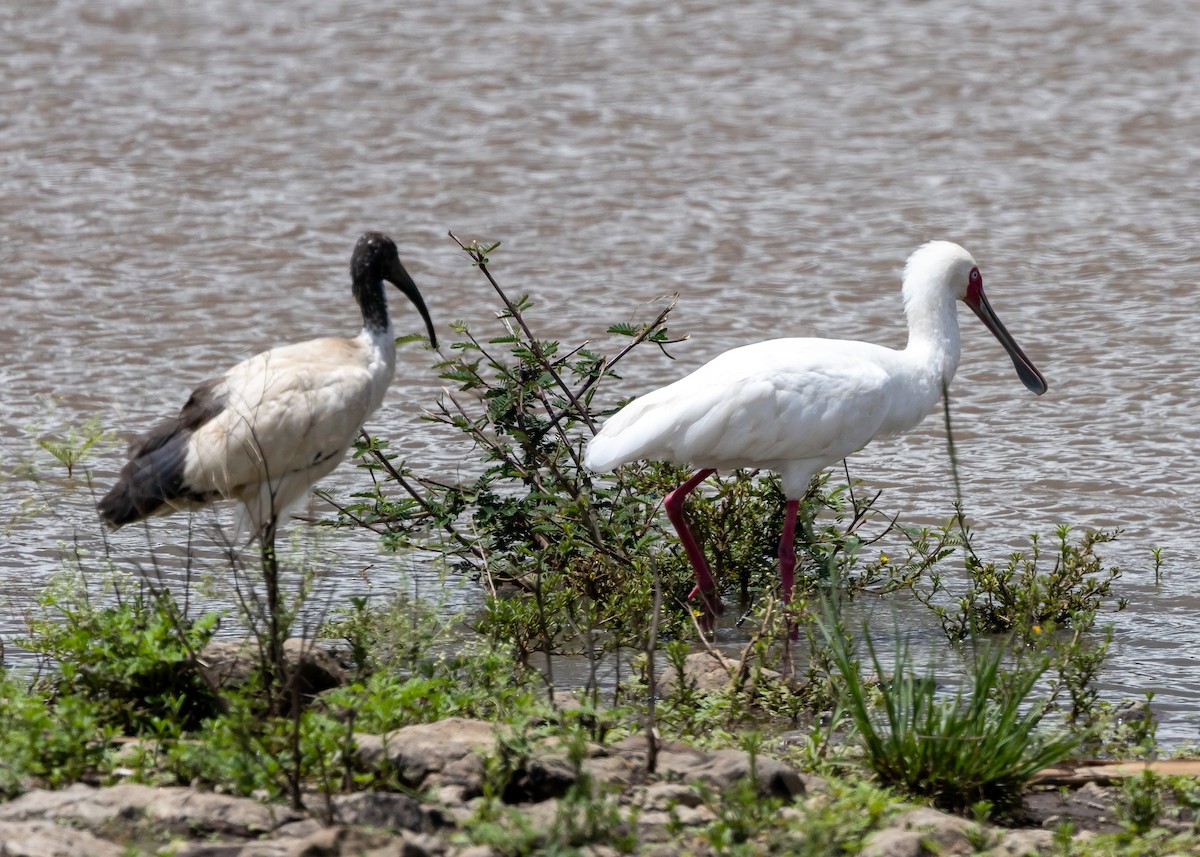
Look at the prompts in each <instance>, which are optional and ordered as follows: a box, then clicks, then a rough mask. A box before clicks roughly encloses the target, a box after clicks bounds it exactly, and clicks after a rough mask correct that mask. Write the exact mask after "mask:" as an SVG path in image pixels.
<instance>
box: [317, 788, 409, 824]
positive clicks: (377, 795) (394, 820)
mask: <svg viewBox="0 0 1200 857" xmlns="http://www.w3.org/2000/svg"><path fill="white" fill-rule="evenodd" d="M333 811H334V815H335V817H336V818H337V820H338V821H339V822H340V823H341V824H346V825H352V826H360V825H361V826H366V827H378V828H384V829H388V830H412V831H417V832H420V831H424V830H426V829H427V828H428V827H429V819H428V817H427V816H426V814H425V812H423V811H422V808H421V802H420V801H419V800H417V799H416V798H414V797H409V796H408V795H405V794H396V793H394V792H354V793H353V794H348V795H337V796H336V797H334V798H333Z"/></svg>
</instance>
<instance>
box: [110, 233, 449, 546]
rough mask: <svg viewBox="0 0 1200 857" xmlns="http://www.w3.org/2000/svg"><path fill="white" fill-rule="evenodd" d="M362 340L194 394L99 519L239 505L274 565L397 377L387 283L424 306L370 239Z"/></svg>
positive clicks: (362, 259) (260, 367) (304, 347)
mask: <svg viewBox="0 0 1200 857" xmlns="http://www.w3.org/2000/svg"><path fill="white" fill-rule="evenodd" d="M350 276H351V280H352V284H353V290H354V299H355V300H356V301H357V302H358V306H359V308H360V309H361V310H362V319H363V326H362V332H361V333H359V334H358V336H355V337H351V338H342V337H328V338H324V339H313V340H310V341H308V342H299V343H296V344H294V345H284V346H281V347H279V348H273V349H271V350H270V351H264V352H262V353H261V354H257V355H255V356H254V357H251V358H249V359H248V360H245V361H243V362H241V363H239V364H237V365H236V366H234V367H233V368H232V369H230V370H229V371H228V372H226V373H225V374H224V375H222V376H220V377H219V378H213V379H211V380H208V381H205V382H204V383H202V384H201V385H200V386H198V387H197V388H196V389H195V390H194V391H192V395H191V397H190V398H189V399H188V400H187V403H186V404H185V405H184V406H183V408H182V410H180V411H179V414H178V415H177V416H175V417H172V418H170V419H166V420H163V421H162V422H160V423H159V424H158V425H156V426H154V427H153V428H152V429H150V431H149V432H147V433H146V434H144V435H142V436H141V437H139V438H137V439H136V440H134V441H133V442H132V443H131V444H130V446H129V462H128V463H127V464H126V465H125V466H124V468H122V470H121V473H120V477H119V478H118V480H117V484H116V485H114V486H113V488H112V490H111V491H109V492H108V493H107V494H106V495H104V498H103V499H102V500H100V502H99V504H98V508H99V511H100V517H101V518H102V519H103V520H104V521H105V522H106V523H107V524H109V525H110V526H112V527H114V528H115V527H120V526H121V525H123V524H128V523H131V522H133V521H140V520H142V519H143V518H146V517H149V516H150V515H156V514H169V513H171V512H173V511H175V510H177V509H183V508H196V507H198V506H201V505H204V504H205V503H208V502H210V501H213V500H217V499H233V500H238V501H240V503H241V523H240V526H239V530H240V531H241V532H245V531H246V530H249V532H250V533H251V535H252V536H253V537H257V538H259V539H260V541H261V544H262V547H263V552H264V557H265V556H268V552H269V554H270V556H272V557H273V555H274V541H275V528H276V526H277V524H278V521H279V516H280V514H282V512H283V511H285V510H286V509H287V508H288V507H289V506H291V505H292V504H293V503H295V502H297V501H298V500H300V499H301V498H302V497H303V496H304V495H305V494H306V493H307V491H308V489H309V487H310V486H312V484H313V483H315V482H316V481H317V480H318V479H321V478H322V477H323V476H325V475H327V474H328V473H330V472H331V471H332V470H333V469H334V468H335V467H337V466H338V463H339V462H340V461H341V460H342V457H343V456H344V455H345V453H346V450H348V449H349V448H350V446H351V445H352V444H353V443H354V438H355V437H356V436H357V435H358V432H359V429H360V428H361V427H362V424H363V423H364V422H365V421H366V419H367V417H369V416H370V415H371V414H372V413H374V412H375V410H376V409H377V408H378V407H379V405H380V404H381V403H382V401H383V394H384V392H385V391H386V390H387V387H388V384H389V383H390V382H391V380H392V375H393V373H394V371H395V368H396V335H395V333H394V331H393V329H392V322H391V320H390V319H389V317H388V307H387V297H386V296H385V294H384V288H383V281H384V280H387V281H388V282H390V283H392V284H393V285H395V286H396V287H397V288H398V289H399V290H400V291H401V292H402V293H403V294H404V296H405V297H407V298H408V299H409V300H410V301H412V303H413V304H414V305H415V306H416V308H417V311H418V312H419V313H420V314H421V318H422V319H424V321H425V327H426V329H427V330H428V331H429V341H430V343H431V344H432V345H433V346H434V347H435V348H436V347H437V337H436V335H435V334H434V332H433V322H432V321H431V320H430V318H429V311H428V310H427V309H426V308H425V301H424V300H423V299H422V298H421V293H420V292H419V291H417V287H416V284H414V283H413V281H412V278H411V277H410V276H409V275H408V272H407V271H406V270H404V266H403V265H402V264H401V263H400V255H399V253H398V252H397V251H396V245H395V243H394V242H393V241H392V239H391V238H388V237H387V236H386V235H384V234H382V233H380V232H367V233H365V234H364V235H363V236H362V237H361V238H359V239H358V243H357V244H356V245H355V247H354V253H353V255H352V257H351V259H350Z"/></svg>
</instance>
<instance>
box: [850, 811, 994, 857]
mask: <svg viewBox="0 0 1200 857" xmlns="http://www.w3.org/2000/svg"><path fill="white" fill-rule="evenodd" d="M890 829H894V830H899V831H902V832H910V833H917V834H919V841H920V843H921V844H922V847H923V848H925V849H926V851H927V852H929V853H934V854H937V855H939V857H952V855H957V854H974V853H975V846H974V845H973V844H972V841H971V836H972V835H974V836H979V835H982V834H983V829H982V828H981V827H980V826H979V825H978V824H976V823H975V822H973V821H968V820H967V819H965V818H959V817H958V816H956V815H948V814H946V813H944V812H938V811H937V810H935V809H928V808H926V807H921V808H919V809H913V810H910V811H908V812H905V813H902V814H900V815H898V816H896V817H895V818H893V819H892V821H891V827H890ZM863 853H864V854H866V853H867V852H866V850H865V849H864V851H863Z"/></svg>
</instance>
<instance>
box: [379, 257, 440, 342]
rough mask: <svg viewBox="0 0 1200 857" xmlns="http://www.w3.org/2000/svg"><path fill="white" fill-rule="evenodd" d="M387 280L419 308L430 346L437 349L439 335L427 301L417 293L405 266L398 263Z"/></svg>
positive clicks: (415, 285)
mask: <svg viewBox="0 0 1200 857" xmlns="http://www.w3.org/2000/svg"><path fill="white" fill-rule="evenodd" d="M387 280H388V282H390V283H391V284H392V285H393V286H395V287H396V288H398V289H399V290H400V291H401V293H402V294H403V295H404V296H405V297H406V298H408V299H409V300H410V301H412V305H413V306H415V307H416V308H417V312H419V313H420V314H421V318H422V319H424V320H425V329H426V330H428V331H429V344H430V345H432V346H433V347H434V348H437V334H436V333H434V332H433V320H432V319H431V318H430V317H429V310H427V309H426V308H425V299H424V298H422V297H421V293H420V292H419V291H417V284H416V283H414V282H413V279H412V277H410V276H409V275H408V271H406V270H404V266H403V265H401V264H399V263H398V262H397V264H396V267H395V269H394V270H392V271H391V272H390V273H389V274H388V275H387Z"/></svg>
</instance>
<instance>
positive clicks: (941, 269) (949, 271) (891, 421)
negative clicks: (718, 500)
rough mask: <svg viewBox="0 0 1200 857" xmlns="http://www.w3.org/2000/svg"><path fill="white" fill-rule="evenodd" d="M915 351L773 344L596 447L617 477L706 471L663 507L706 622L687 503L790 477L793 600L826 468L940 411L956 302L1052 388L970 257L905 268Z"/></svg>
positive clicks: (712, 599) (955, 250) (647, 410)
mask: <svg viewBox="0 0 1200 857" xmlns="http://www.w3.org/2000/svg"><path fill="white" fill-rule="evenodd" d="M903 296H904V311H905V314H906V315H907V317H908V345H907V347H905V348H904V349H903V350H895V349H891V348H885V347H883V346H880V345H874V344H871V343H869V342H854V341H850V340H844V339H773V340H770V341H766V342H758V343H755V344H753V345H746V346H743V347H741V348H734V349H732V350H730V351H726V352H725V353H723V354H721V355H719V356H717V357H716V358H714V359H713V360H712V361H710V362H709V363H706V364H705V365H704V366H701V367H700V368H699V369H697V370H696V371H695V372H693V373H692V374H690V375H688V376H687V377H685V378H681V379H680V380H678V381H676V382H675V383H673V384H669V385H667V386H666V387H661V388H659V389H657V390H654V391H652V392H650V393H647V394H646V395H644V396H642V397H640V398H638V399H635V400H634V401H632V402H630V403H629V404H628V405H626V406H625V407H624V408H623V409H622V410H620V411H619V412H618V413H616V414H615V415H614V416H613V417H611V418H610V419H609V420H608V421H607V422H606V423H605V424H604V426H603V428H602V429H601V430H600V432H599V433H598V434H597V435H596V436H595V437H594V438H592V440H591V442H590V443H589V444H588V448H587V453H586V456H585V464H586V465H587V466H588V467H589V468H591V469H593V470H600V471H603V470H610V469H612V468H614V467H616V466H617V465H620V464H624V463H625V462H629V461H636V460H640V459H651V460H660V461H670V462H674V463H677V464H685V465H689V466H692V467H696V468H699V471H698V472H697V473H696V474H695V475H694V476H693V477H692V478H691V479H689V480H687V481H686V482H684V483H683V484H682V485H680V486H679V487H678V488H676V489H675V490H674V491H672V492H671V493H670V494H668V495H667V497H666V499H665V501H664V505H665V507H666V511H667V515H668V517H669V518H670V520H671V523H672V524H673V525H674V526H675V529H676V531H677V532H678V533H679V538H680V540H681V541H682V543H683V547H684V550H685V551H686V553H687V556H688V559H689V560H690V562H691V565H692V568H693V570H694V571H695V573H696V588H695V589H694V590H693V591H692V597H695V595H696V594H699V595H700V596H701V597H702V599H703V602H704V607H705V614H706V618H707V619H708V620H710V621H711V618H712V616H713V614H715V613H716V612H718V611H719V610H720V609H721V603H720V599H719V597H718V595H717V591H716V584H715V582H714V581H713V578H712V575H711V574H710V572H709V570H708V565H707V563H706V562H705V559H704V553H703V551H702V550H701V549H700V546H699V545H698V544H697V542H696V540H695V538H694V537H693V536H692V534H691V532H690V531H689V530H688V526H687V522H686V520H685V518H684V514H683V504H684V499H685V498H686V497H687V495H688V493H690V492H691V491H692V490H693V489H694V488H695V487H696V486H697V485H699V484H700V483H701V482H702V481H704V479H706V478H707V477H708V476H710V475H711V474H712V473H713V472H714V471H717V470H730V469H736V468H741V467H755V468H766V469H769V470H774V471H776V472H777V473H779V475H780V478H781V483H782V488H783V492H784V495H785V496H786V497H787V506H786V513H785V516H784V528H783V534H782V537H781V539H780V543H779V561H780V577H781V582H782V589H783V598H784V600H785V601H788V600H790V598H791V591H792V583H793V572H794V569H795V563H796V554H795V550H794V546H793V541H794V536H795V529H796V517H797V512H798V510H799V505H800V499H801V498H802V497H803V496H804V493H805V491H807V489H808V485H809V482H810V481H811V480H812V478H813V476H814V475H816V473H817V472H819V471H820V470H821V469H822V468H824V467H826V466H828V465H830V464H833V463H834V462H837V461H839V460H841V459H842V458H845V457H846V456H847V455H849V454H850V453H852V452H855V451H857V450H859V449H861V448H862V447H864V446H866V445H867V444H868V443H870V442H871V441H872V440H874V439H875V438H877V437H887V436H890V435H896V434H900V433H901V432H904V431H907V430H908V429H911V428H912V427H914V426H916V425H917V424H918V423H920V422H921V420H922V419H924V418H925V416H926V415H927V414H928V413H929V412H930V411H931V410H933V408H934V406H935V405H936V404H937V402H938V400H939V398H940V397H941V395H942V390H943V387H944V386H945V385H948V384H949V383H950V380H951V379H952V378H953V377H954V372H955V370H956V369H957V368H958V359H959V330H958V314H957V310H956V301H959V300H961V301H963V302H964V303H965V304H966V305H967V306H969V307H970V308H971V309H972V310H974V311H975V314H976V315H977V316H979V318H980V320H981V321H983V323H984V324H985V325H986V326H987V328H988V329H989V330H990V331H991V332H992V333H993V334H994V335H995V337H996V338H997V339H998V340H999V341H1000V344H1001V345H1003V346H1004V348H1005V349H1006V350H1007V351H1008V353H1009V356H1010V357H1011V358H1012V361H1013V365H1014V366H1015V367H1016V370H1017V374H1018V375H1019V376H1020V378H1021V380H1022V381H1023V382H1024V384H1025V386H1026V387H1028V388H1029V389H1030V390H1031V391H1033V392H1034V393H1036V394H1038V395H1041V394H1042V393H1044V392H1045V391H1046V381H1045V379H1044V378H1043V377H1042V375H1041V373H1039V372H1038V370H1037V369H1036V368H1034V365H1033V364H1032V363H1031V362H1030V360H1029V358H1028V357H1026V356H1025V353H1024V352H1023V351H1022V350H1021V349H1020V347H1019V346H1018V345H1017V343H1016V341H1015V340H1014V339H1013V338H1012V336H1011V335H1010V334H1009V332H1008V331H1007V330H1006V329H1005V327H1004V325H1003V324H1001V322H1000V319H999V318H997V316H996V314H995V312H994V311H993V310H992V307H991V304H990V303H989V302H988V300H987V297H986V296H985V295H984V292H983V278H982V276H981V275H980V273H979V267H978V266H977V265H976V263H975V260H974V259H973V258H972V257H971V254H969V253H968V252H967V251H966V250H964V249H963V248H962V247H959V246H958V245H957V244H952V243H950V242H948V241H931V242H930V243H928V244H925V245H924V246H922V247H921V248H919V249H918V250H917V251H916V252H914V253H913V254H912V255H911V256H910V257H909V259H908V262H907V264H906V265H905V268H904V285H903Z"/></svg>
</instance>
